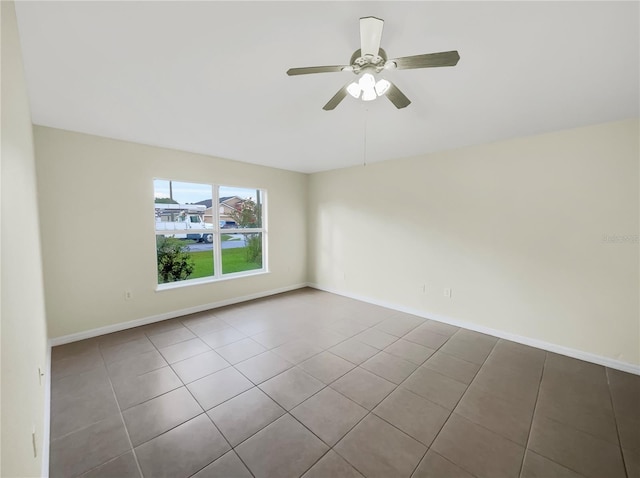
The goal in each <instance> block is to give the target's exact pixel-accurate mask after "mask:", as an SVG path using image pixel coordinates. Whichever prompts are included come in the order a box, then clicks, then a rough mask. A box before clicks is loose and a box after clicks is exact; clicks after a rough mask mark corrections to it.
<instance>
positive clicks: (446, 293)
mask: <svg viewBox="0 0 640 478" xmlns="http://www.w3.org/2000/svg"><path fill="white" fill-rule="evenodd" d="M444 296H445V297H446V298H447V299H451V289H449V288H445V289H444Z"/></svg>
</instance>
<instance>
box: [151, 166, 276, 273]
mask: <svg viewBox="0 0 640 478" xmlns="http://www.w3.org/2000/svg"><path fill="white" fill-rule="evenodd" d="M153 183H154V197H155V200H154V214H155V235H156V258H157V267H158V270H157V273H158V284H166V283H171V282H177V281H192V280H194V281H196V280H197V281H198V282H201V281H204V280H206V279H207V278H208V279H211V280H212V279H220V278H222V277H223V276H228V277H232V276H231V274H233V275H245V274H249V273H252V272H256V271H264V270H265V269H266V267H265V264H266V257H263V251H265V250H266V249H265V247H264V244H265V240H266V228H265V224H264V212H265V201H266V191H265V190H263V189H254V188H242V187H231V186H222V185H217V184H200V183H187V182H180V181H172V180H167V179H155V180H154V182H153Z"/></svg>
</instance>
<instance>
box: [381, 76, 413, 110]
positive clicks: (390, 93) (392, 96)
mask: <svg viewBox="0 0 640 478" xmlns="http://www.w3.org/2000/svg"><path fill="white" fill-rule="evenodd" d="M389 83H391V82H389ZM386 95H387V98H389V101H391V103H393V104H394V105H395V107H396V108H398V109H401V108H406V107H407V106H409V105H410V104H411V100H410V99H409V98H407V97H406V96H405V95H404V93H403V92H402V91H400V89H399V88H398V87H397V86H396V85H394V84H393V83H391V84H390V86H389V89H388V90H387V92H386Z"/></svg>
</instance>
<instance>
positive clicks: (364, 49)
mask: <svg viewBox="0 0 640 478" xmlns="http://www.w3.org/2000/svg"><path fill="white" fill-rule="evenodd" d="M383 26H384V20H380V19H379V18H376V17H364V18H361V19H360V50H361V55H362V56H365V55H372V56H378V52H379V51H380V40H382V27H383Z"/></svg>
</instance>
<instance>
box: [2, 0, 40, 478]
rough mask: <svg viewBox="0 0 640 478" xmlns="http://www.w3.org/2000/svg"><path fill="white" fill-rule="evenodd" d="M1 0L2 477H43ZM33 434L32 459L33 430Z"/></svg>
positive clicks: (18, 65) (25, 131) (15, 108)
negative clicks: (35, 445) (32, 435)
mask: <svg viewBox="0 0 640 478" xmlns="http://www.w3.org/2000/svg"><path fill="white" fill-rule="evenodd" d="M1 3H2V10H1V12H2V13H1V16H2V40H1V41H2V92H1V95H2V156H1V157H2V161H1V175H2V180H1V191H2V194H1V196H2V199H1V203H2V206H1V213H0V220H1V221H2V223H1V227H2V233H1V239H0V241H1V242H0V244H1V249H2V250H1V254H0V261H1V264H2V267H1V269H2V273H1V278H0V284H1V287H0V289H1V291H0V294H1V297H0V302H1V304H2V306H1V312H0V313H1V317H2V321H1V325H2V331H1V335H2V339H1V344H2V347H1V348H2V413H1V419H2V454H1V457H2V458H1V461H0V463H1V465H0V475H1V476H7V477H9V476H20V477H24V476H41V468H42V456H43V450H42V439H43V435H44V433H45V428H47V427H46V426H45V423H44V409H45V405H44V401H45V381H44V379H43V381H42V384H40V380H39V377H38V367H41V368H44V367H45V366H46V360H47V359H46V353H47V344H46V336H47V331H46V324H45V315H44V310H45V308H44V294H43V287H42V263H41V256H40V231H39V228H38V207H37V197H36V171H35V161H34V155H33V133H32V128H31V116H30V112H29V101H28V98H27V91H26V84H25V80H24V73H23V67H22V58H21V53H20V44H19V40H18V29H17V24H16V17H15V9H14V4H13V2H7V1H3V2H1ZM33 431H35V433H36V444H37V447H38V450H37V456H36V457H34V454H33V446H32V437H31V434H32V432H33Z"/></svg>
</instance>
